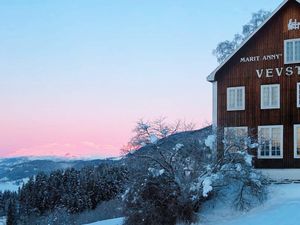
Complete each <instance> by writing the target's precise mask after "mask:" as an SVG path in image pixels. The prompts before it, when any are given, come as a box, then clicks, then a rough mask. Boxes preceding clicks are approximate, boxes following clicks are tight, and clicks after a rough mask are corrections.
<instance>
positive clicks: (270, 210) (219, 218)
mask: <svg viewBox="0 0 300 225" xmlns="http://www.w3.org/2000/svg"><path fill="white" fill-rule="evenodd" d="M299 209H300V184H285V185H272V186H271V187H270V188H269V196H268V200H267V201H266V202H265V203H264V204H263V205H261V206H258V207H256V208H254V209H252V210H251V211H249V212H247V213H240V214H238V213H236V212H234V211H233V210H230V208H228V207H226V208H222V207H217V208H215V209H211V210H209V211H208V209H204V212H202V213H201V215H202V216H201V217H200V220H201V221H202V222H200V225H204V224H205V225H212V224H213V225H260V224H261V225H296V224H300V213H299ZM205 214H206V215H205Z"/></svg>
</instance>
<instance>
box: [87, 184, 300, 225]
mask: <svg viewBox="0 0 300 225" xmlns="http://www.w3.org/2000/svg"><path fill="white" fill-rule="evenodd" d="M225 205H226V204H224V207H222V204H221V206H216V208H214V209H212V208H206V209H204V211H203V212H202V213H201V216H200V220H201V222H200V223H199V225H297V224H300V213H299V210H300V184H285V185H273V186H271V187H270V193H269V199H268V200H267V201H266V202H265V203H264V204H263V205H261V206H259V207H257V208H255V209H253V210H251V211H250V212H247V213H237V212H236V211H234V210H233V209H230V208H228V207H227V206H225ZM122 220H123V219H122V218H117V219H112V220H104V221H99V222H96V223H91V224H88V225H121V224H122Z"/></svg>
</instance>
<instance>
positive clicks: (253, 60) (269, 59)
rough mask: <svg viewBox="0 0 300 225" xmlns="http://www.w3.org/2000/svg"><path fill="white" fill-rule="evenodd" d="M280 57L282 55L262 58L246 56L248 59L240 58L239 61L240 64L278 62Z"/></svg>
mask: <svg viewBox="0 0 300 225" xmlns="http://www.w3.org/2000/svg"><path fill="white" fill-rule="evenodd" d="M280 57H282V54H271V55H264V56H248V57H242V58H241V59H240V63H247V62H259V61H272V60H279V59H280Z"/></svg>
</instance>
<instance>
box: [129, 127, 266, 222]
mask: <svg viewBox="0 0 300 225" xmlns="http://www.w3.org/2000/svg"><path fill="white" fill-rule="evenodd" d="M217 138H221V137H218V136H217V133H216V134H211V135H209V137H208V138H207V140H197V141H195V140H192V139H191V140H186V141H185V143H184V144H182V143H173V144H172V145H171V143H172V142H171V143H170V141H169V142H168V141H167V140H166V141H165V142H168V143H167V144H166V143H165V142H164V141H163V140H160V141H158V142H156V143H153V144H151V145H150V146H148V149H147V151H143V152H142V153H141V154H135V158H136V160H142V163H143V166H145V167H146V168H148V169H147V172H145V171H144V173H143V172H140V173H136V174H135V176H136V177H135V179H133V181H132V185H131V187H129V188H128V190H127V191H126V193H125V195H124V202H125V213H126V219H125V224H126V225H127V224H130V225H135V224H141V225H143V224H145V225H146V224H147V225H151V224H153V225H154V224H166V223H167V224H170V225H172V224H176V222H183V223H187V224H191V223H192V222H195V221H196V220H197V212H198V211H199V210H200V209H201V206H202V205H203V204H204V203H205V202H207V201H208V200H211V199H217V196H221V195H223V196H227V199H228V201H229V200H232V204H233V205H234V206H235V207H236V208H238V209H240V210H247V209H250V208H251V207H253V206H254V205H255V204H258V203H259V202H261V201H263V199H264V197H265V194H266V185H267V183H268V181H267V179H266V178H265V177H264V176H262V175H261V174H260V173H259V172H257V171H256V170H255V169H254V168H253V166H252V156H251V155H250V154H249V152H251V149H250V148H251V147H252V146H255V145H254V144H255V143H254V142H255V140H254V139H253V138H251V137H245V136H236V137H234V138H232V140H231V141H230V142H226V140H224V136H223V137H222V138H223V140H224V143H226V148H225V150H224V151H223V154H222V155H221V156H220V155H218V156H217V151H216V148H213V149H210V151H208V150H207V147H206V146H204V145H203V143H205V144H206V145H208V146H210V147H212V146H213V147H216V146H217V145H214V144H213V142H214V140H217ZM150 147H151V150H150ZM219 152H222V151H219ZM168 212H171V213H170V214H169V213H168ZM166 221H167V222H166Z"/></svg>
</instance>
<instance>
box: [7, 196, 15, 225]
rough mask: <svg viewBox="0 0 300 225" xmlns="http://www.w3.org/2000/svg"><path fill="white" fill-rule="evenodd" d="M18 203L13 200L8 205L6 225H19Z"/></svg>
mask: <svg viewBox="0 0 300 225" xmlns="http://www.w3.org/2000/svg"><path fill="white" fill-rule="evenodd" d="M16 217H17V215H16V203H15V201H13V200H11V201H10V203H9V205H8V211H7V220H6V225H17V218H16Z"/></svg>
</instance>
